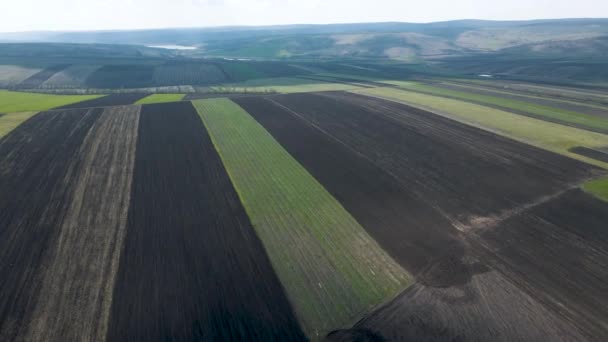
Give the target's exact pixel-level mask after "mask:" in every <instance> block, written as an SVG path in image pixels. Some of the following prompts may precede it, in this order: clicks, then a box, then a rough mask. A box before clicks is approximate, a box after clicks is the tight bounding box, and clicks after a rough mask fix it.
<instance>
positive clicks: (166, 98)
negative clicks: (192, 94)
mask: <svg viewBox="0 0 608 342" xmlns="http://www.w3.org/2000/svg"><path fill="white" fill-rule="evenodd" d="M184 96H186V95H184V94H152V95H149V96H146V97H144V98H143V99H141V100H139V101H137V102H135V104H138V105H142V104H152V103H165V102H177V101H181V100H182V99H183V98H184Z"/></svg>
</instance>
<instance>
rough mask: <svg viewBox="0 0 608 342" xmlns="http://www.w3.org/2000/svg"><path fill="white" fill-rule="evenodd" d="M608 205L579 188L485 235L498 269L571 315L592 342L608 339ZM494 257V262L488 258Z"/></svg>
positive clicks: (537, 296)
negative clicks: (607, 292)
mask: <svg viewBox="0 0 608 342" xmlns="http://www.w3.org/2000/svg"><path fill="white" fill-rule="evenodd" d="M606 222H608V203H606V202H603V201H601V200H598V199H596V198H594V197H593V196H590V195H588V194H586V193H584V192H583V191H581V190H579V189H574V190H570V191H568V192H565V193H564V194H562V195H561V196H559V197H557V198H555V199H554V200H552V201H549V202H546V203H543V204H541V205H539V206H537V207H534V208H532V209H530V210H528V211H526V212H524V213H521V214H519V215H516V216H514V217H512V218H510V219H508V220H505V221H504V222H503V223H502V224H500V225H499V226H497V227H495V228H493V229H489V230H487V231H485V232H483V233H482V234H481V237H482V239H483V241H484V243H485V244H486V245H487V246H488V247H489V248H490V249H491V250H494V251H495V256H496V257H495V259H496V260H495V261H494V264H495V266H494V267H495V268H496V269H499V270H500V271H502V272H503V273H504V274H505V275H506V276H507V277H509V278H510V279H511V280H512V281H513V282H515V283H517V284H518V285H520V286H522V287H525V288H527V289H528V290H529V292H531V293H533V295H534V297H535V298H538V299H540V300H542V301H543V302H545V303H546V304H548V305H549V306H551V307H552V308H553V309H554V310H556V311H558V312H561V313H562V314H563V315H565V316H566V317H569V318H570V319H571V320H572V322H574V323H575V324H576V325H577V326H579V327H580V330H581V331H583V332H585V333H586V334H588V335H589V337H590V338H591V339H592V340H597V341H606V340H608V326H607V325H606V322H608V296H606V287H607V286H608V268H607V267H606V265H608V230H607V229H606ZM488 261H490V260H488Z"/></svg>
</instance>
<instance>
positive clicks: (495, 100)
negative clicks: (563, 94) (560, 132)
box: [390, 82, 608, 132]
mask: <svg viewBox="0 0 608 342" xmlns="http://www.w3.org/2000/svg"><path fill="white" fill-rule="evenodd" d="M390 83H391V84H395V85H398V86H399V87H400V88H403V89H406V90H413V91H419V92H423V93H427V94H430V95H437V96H445V97H450V98H456V99H460V100H466V101H472V102H477V103H480V104H486V105H494V106H499V107H503V108H506V109H507V110H508V109H513V110H517V111H520V112H525V113H529V114H532V115H534V116H536V117H539V118H541V119H542V118H546V119H549V120H556V121H559V122H562V123H565V124H576V125H578V126H579V127H582V128H589V129H595V130H600V131H605V132H608V120H605V119H602V118H598V117H595V116H592V115H586V114H581V113H576V112H572V111H568V110H562V109H559V108H552V107H547V106H543V105H539V104H535V103H530V102H525V101H518V100H512V99H505V98H500V97H496V96H489V95H480V94H474V93H467V92H463V91H457V90H451V89H443V88H438V87H433V86H430V85H425V84H421V83H417V82H390Z"/></svg>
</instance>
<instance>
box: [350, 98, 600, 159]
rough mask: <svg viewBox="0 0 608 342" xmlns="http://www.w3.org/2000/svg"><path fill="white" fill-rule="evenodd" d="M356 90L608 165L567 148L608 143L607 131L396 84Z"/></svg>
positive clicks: (561, 152)
mask: <svg viewBox="0 0 608 342" xmlns="http://www.w3.org/2000/svg"><path fill="white" fill-rule="evenodd" d="M355 92H356V93H360V94H366V95H371V96H377V97H381V98H385V99H390V100H394V101H398V102H403V103H406V104H410V105H413V106H415V107H419V108H422V109H426V110H430V111H433V112H435V113H437V114H441V115H444V116H446V117H449V118H452V119H454V120H457V121H461V122H463V123H466V124H469V125H473V126H477V127H479V128H482V129H486V130H489V131H492V132H495V133H497V134H500V135H504V136H507V137H510V138H512V139H515V140H519V141H522V142H525V143H528V144H530V145H534V146H537V147H540V148H543V149H546V150H549V151H553V152H556V153H560V154H563V155H566V156H569V157H572V158H575V159H578V160H582V161H585V162H587V163H589V164H594V165H597V166H600V167H603V168H606V169H608V163H604V162H601V161H598V160H595V159H591V158H588V157H585V156H581V155H578V154H576V153H572V152H570V151H568V150H569V149H570V148H572V147H576V146H584V147H589V148H594V147H602V146H608V135H605V134H601V133H595V132H590V131H586V130H583V129H578V128H574V127H569V126H564V125H560V124H556V123H552V122H548V121H543V120H539V119H535V118H531V117H527V116H522V115H518V114H513V113H509V112H506V111H503V110H499V109H494V108H490V107H486V106H482V105H478V104H474V103H470V102H464V101H460V100H454V99H448V98H444V97H439V96H433V95H426V94H421V93H416V92H411V91H406V90H402V89H394V88H370V89H362V90H357V91H355Z"/></svg>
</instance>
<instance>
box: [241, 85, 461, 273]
mask: <svg viewBox="0 0 608 342" xmlns="http://www.w3.org/2000/svg"><path fill="white" fill-rule="evenodd" d="M234 101H235V102H236V103H238V104H239V105H240V106H242V107H243V108H244V109H246V110H247V111H248V112H249V113H250V114H251V115H252V116H253V117H254V118H255V119H256V120H257V121H258V122H259V123H260V124H262V125H263V126H264V128H266V129H267V130H268V132H270V134H272V136H273V137H274V138H275V139H276V140H277V141H278V142H279V143H280V144H281V145H282V146H283V147H284V148H285V149H286V150H287V151H288V152H289V153H290V154H291V155H292V156H293V157H294V158H295V159H296V160H298V162H300V164H302V165H303V166H304V167H305V168H306V169H307V170H308V172H310V174H311V175H313V176H314V177H315V178H316V179H317V180H318V181H319V182H320V183H321V184H322V185H323V186H324V187H325V188H326V189H327V190H328V191H329V192H330V193H331V194H332V195H333V196H334V197H335V198H336V199H337V200H338V201H340V203H341V204H342V205H343V206H344V207H345V208H346V209H347V210H348V211H349V212H350V213H351V214H352V215H353V216H354V217H355V219H357V221H359V223H361V225H362V226H363V227H364V228H365V229H366V230H367V231H368V232H369V233H370V235H371V236H372V237H374V238H375V239H376V240H377V241H378V242H379V243H380V245H381V246H382V247H384V248H385V249H386V250H387V251H388V252H389V254H390V255H391V256H392V257H393V258H394V259H395V260H397V261H398V262H399V263H400V264H401V265H403V266H404V267H405V268H406V269H407V270H408V271H410V272H412V273H418V272H420V271H421V270H422V269H424V267H426V266H427V265H428V264H429V263H430V262H431V261H432V260H433V259H434V258H437V257H439V256H441V255H443V254H446V253H450V254H451V255H456V256H462V253H463V252H464V247H463V246H462V244H461V242H460V241H459V239H458V237H457V232H456V230H455V229H454V228H453V227H452V226H451V225H450V223H449V221H447V220H446V219H444V218H443V217H442V216H441V215H440V214H439V213H438V212H436V211H435V210H434V209H433V208H432V207H430V206H428V205H427V204H425V203H423V202H422V201H420V200H419V199H417V198H416V197H415V196H413V194H412V193H411V192H409V191H408V190H407V189H404V188H403V187H402V186H401V185H400V184H399V183H398V182H397V181H396V180H395V179H394V178H393V177H391V176H390V175H388V174H387V173H386V172H384V171H382V170H381V169H379V168H378V167H376V166H375V165H374V164H373V163H371V162H370V161H369V160H368V159H366V158H364V157H362V156H361V155H359V154H357V153H355V152H353V151H352V150H351V149H349V148H348V147H347V146H345V145H343V144H341V143H339V142H337V141H336V140H334V139H332V138H331V137H329V136H327V135H325V134H323V133H322V132H321V131H320V130H318V129H316V128H315V127H313V126H311V125H310V124H309V123H308V122H306V121H305V120H302V119H301V118H299V117H297V116H295V115H293V114H291V113H289V112H288V111H285V110H284V109H283V108H281V107H279V106H277V105H276V104H274V103H272V102H271V101H269V100H267V99H263V98H253V97H252V98H242V99H235V100H234ZM448 281H449V280H448Z"/></svg>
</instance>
